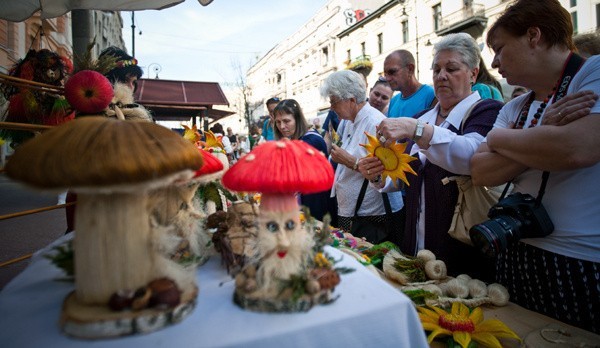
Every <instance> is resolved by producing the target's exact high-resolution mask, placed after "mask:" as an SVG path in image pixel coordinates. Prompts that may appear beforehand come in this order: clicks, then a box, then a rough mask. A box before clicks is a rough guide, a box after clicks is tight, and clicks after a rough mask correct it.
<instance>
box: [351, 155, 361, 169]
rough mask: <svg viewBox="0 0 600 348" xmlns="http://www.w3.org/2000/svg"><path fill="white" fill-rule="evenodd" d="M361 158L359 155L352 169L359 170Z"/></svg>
mask: <svg viewBox="0 0 600 348" xmlns="http://www.w3.org/2000/svg"><path fill="white" fill-rule="evenodd" d="M359 159H360V158H358V157H357V158H356V162H354V166H353V167H352V170H357V169H358V160H359Z"/></svg>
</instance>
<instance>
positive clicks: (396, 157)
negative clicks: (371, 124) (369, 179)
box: [360, 132, 417, 186]
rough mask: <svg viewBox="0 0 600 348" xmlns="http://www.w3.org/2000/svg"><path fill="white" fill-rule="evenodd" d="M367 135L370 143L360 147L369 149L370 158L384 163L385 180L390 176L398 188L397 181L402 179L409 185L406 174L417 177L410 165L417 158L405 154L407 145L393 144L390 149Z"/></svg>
mask: <svg viewBox="0 0 600 348" xmlns="http://www.w3.org/2000/svg"><path fill="white" fill-rule="evenodd" d="M365 135H366V136H367V139H368V140H369V143H368V144H360V146H362V147H364V148H365V149H367V152H368V155H367V156H368V157H377V158H379V160H380V161H381V163H383V167H384V169H383V180H384V181H385V180H386V178H387V177H388V176H389V177H390V178H391V179H392V182H393V183H394V186H397V185H396V179H400V180H402V181H404V183H406V185H409V183H408V179H407V178H406V174H404V173H405V172H406V173H412V174H414V175H417V173H416V172H415V171H414V170H413V169H412V168H411V166H410V165H409V163H410V162H412V161H414V160H416V159H417V158H416V157H413V156H411V155H407V154H405V153H404V151H405V150H406V143H393V144H392V145H390V146H389V147H385V146H383V144H382V143H381V142H380V141H379V139H377V138H376V137H374V136H372V135H371V134H369V133H367V132H365Z"/></svg>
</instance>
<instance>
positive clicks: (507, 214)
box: [469, 192, 554, 257]
mask: <svg viewBox="0 0 600 348" xmlns="http://www.w3.org/2000/svg"><path fill="white" fill-rule="evenodd" d="M488 217H489V218H490V220H488V221H484V222H482V223H480V224H478V225H475V226H473V227H471V229H470V230H469V236H470V237H471V241H472V242H473V245H474V246H475V247H476V248H478V249H479V250H481V251H482V252H483V253H484V254H485V255H487V256H489V257H496V256H497V255H498V253H500V252H501V251H503V250H505V249H506V247H507V246H508V244H509V243H514V242H517V241H518V240H519V239H521V238H541V237H545V236H547V235H549V234H550V233H552V231H554V224H553V223H552V221H551V220H550V217H549V216H548V213H547V212H546V209H544V206H542V204H541V203H536V199H535V198H534V197H532V196H531V195H529V194H523V193H520V192H516V193H513V194H510V195H508V196H507V197H506V198H504V199H501V200H500V201H498V203H497V204H496V205H494V206H493V207H492V208H490V211H489V212H488Z"/></svg>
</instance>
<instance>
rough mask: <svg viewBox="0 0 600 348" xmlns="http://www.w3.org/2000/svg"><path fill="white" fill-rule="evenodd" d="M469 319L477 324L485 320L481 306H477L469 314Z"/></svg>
mask: <svg viewBox="0 0 600 348" xmlns="http://www.w3.org/2000/svg"><path fill="white" fill-rule="evenodd" d="M469 319H471V321H472V322H473V324H475V326H477V324H479V323H481V322H482V321H483V311H482V310H481V308H480V307H477V308H475V309H474V310H473V311H472V312H471V314H470V315H469Z"/></svg>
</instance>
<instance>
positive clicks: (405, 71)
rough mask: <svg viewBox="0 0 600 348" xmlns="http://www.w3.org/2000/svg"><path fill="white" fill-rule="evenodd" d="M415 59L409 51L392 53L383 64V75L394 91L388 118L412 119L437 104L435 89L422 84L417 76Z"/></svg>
mask: <svg viewBox="0 0 600 348" xmlns="http://www.w3.org/2000/svg"><path fill="white" fill-rule="evenodd" d="M415 66H416V65H415V59H414V57H413V55H412V53H410V52H409V51H407V50H396V51H394V52H392V53H390V54H389V55H388V56H387V57H386V58H385V60H384V62H383V73H384V74H385V79H386V80H387V81H388V82H389V84H390V86H391V87H392V89H393V90H394V91H400V93H398V94H396V95H395V96H394V97H393V98H392V100H391V101H390V106H389V108H388V115H387V116H388V117H412V116H414V115H415V114H416V113H418V112H420V111H422V110H425V109H429V108H431V107H433V106H434V105H435V104H436V103H437V99H436V98H435V93H434V91H433V87H431V86H429V85H424V84H421V83H420V82H419V81H418V80H417V78H416V76H415Z"/></svg>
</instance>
